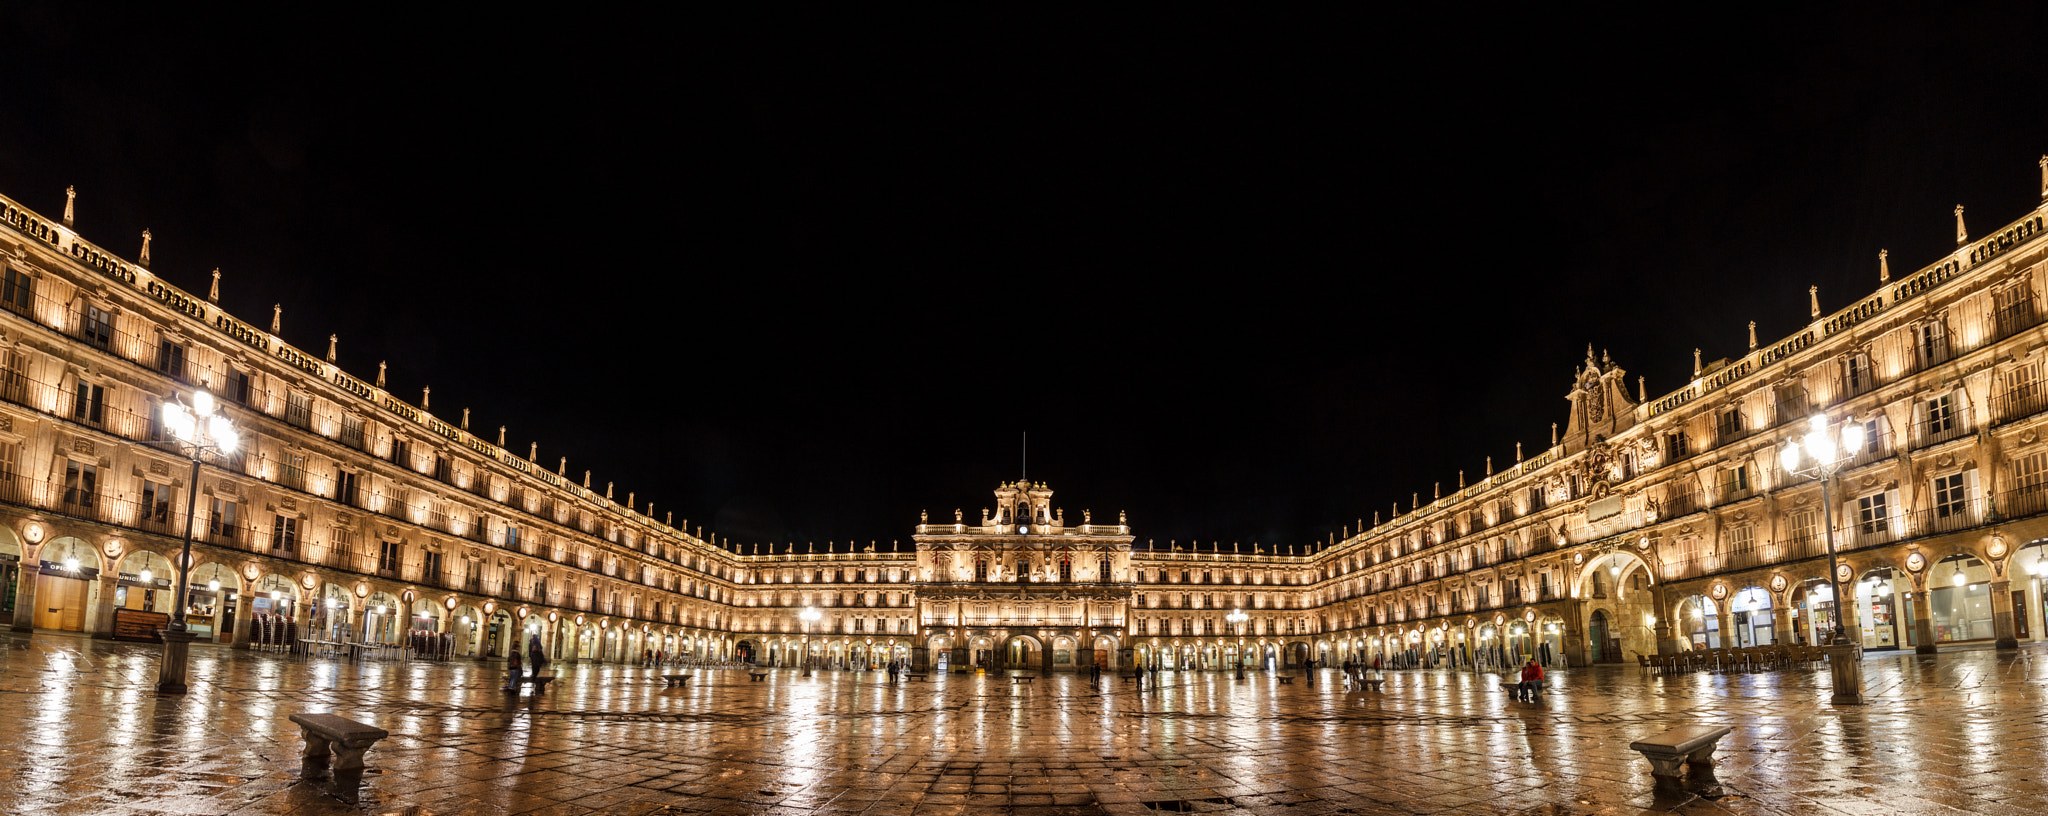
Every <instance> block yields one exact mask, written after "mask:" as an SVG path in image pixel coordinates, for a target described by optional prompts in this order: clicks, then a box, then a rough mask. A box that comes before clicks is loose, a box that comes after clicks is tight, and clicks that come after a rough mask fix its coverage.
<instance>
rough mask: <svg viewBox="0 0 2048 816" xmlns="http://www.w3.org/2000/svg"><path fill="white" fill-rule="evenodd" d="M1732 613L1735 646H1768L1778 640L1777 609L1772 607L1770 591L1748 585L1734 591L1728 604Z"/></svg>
mask: <svg viewBox="0 0 2048 816" xmlns="http://www.w3.org/2000/svg"><path fill="white" fill-rule="evenodd" d="M1728 608H1729V610H1730V611H1732V612H1733V613H1734V618H1735V632H1734V638H1735V643H1734V645H1736V646H1742V647H1749V646H1769V645H1772V644H1774V643H1777V642H1778V629H1777V610H1775V609H1773V608H1772V604H1771V593H1769V592H1765V591H1764V590H1763V588H1761V587H1749V588H1746V589H1744V590H1742V591H1741V592H1737V593H1735V598H1734V600H1732V601H1730V602H1729V604H1728Z"/></svg>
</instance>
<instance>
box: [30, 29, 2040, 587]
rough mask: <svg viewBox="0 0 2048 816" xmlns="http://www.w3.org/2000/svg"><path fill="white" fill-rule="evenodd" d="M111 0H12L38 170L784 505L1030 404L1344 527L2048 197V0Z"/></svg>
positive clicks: (976, 461)
mask: <svg viewBox="0 0 2048 816" xmlns="http://www.w3.org/2000/svg"><path fill="white" fill-rule="evenodd" d="M74 6H75V4H59V5H49V6H41V5H33V4H31V5H10V6H9V7H8V8H7V9H6V10H4V11H0V26H4V29H5V31H6V36H5V37H4V38H0V41H4V42H5V48H4V49H0V66H4V70H5V71H6V72H7V75H8V76H7V77H6V78H5V79H4V80H0V192H5V193H6V194H7V195H9V196H11V197H13V198H15V199H17V200H19V201H21V202H23V203H24V204H26V205H27V206H29V207H32V208H35V209H38V210H40V211H41V212H43V213H44V214H46V215H49V216H52V217H54V216H57V215H59V214H61V212H62V209H63V201H64V195H63V193H64V187H65V185H67V184H70V185H76V186H77V188H78V191H79V203H78V228H79V229H80V230H81V231H82V232H83V233H84V235H85V236H86V237H87V238H88V239H89V240H92V241H94V242H96V243H99V244H101V245H103V246H105V247H107V248H109V249H112V250H115V251H118V252H121V253H123V254H126V255H128V256H129V257H130V258H133V256H134V253H135V250H136V248H137V247H138V246H139V243H140V239H139V234H140V232H141V231H142V229H143V228H145V227H147V228H149V229H150V230H152V232H153V234H154V236H155V240H154V243H153V245H152V255H153V261H154V263H153V265H152V267H151V269H152V271H154V272H156V273H157V274H159V275H161V276H164V277H166V278H168V279H169V280H171V281H172V282H174V283H177V284H179V285H181V286H183V287H184V288H186V289H187V290H189V291H192V292H194V293H198V294H204V293H205V291H206V285H207V280H208V274H209V272H210V271H211V270H212V269H214V268H215V267H219V268H221V270H222V274H223V287H222V289H223V291H222V304H223V305H224V306H225V307H226V308H227V309H228V310H229V311H230V312H231V313H233V314H236V315H238V316H240V317H241V318H243V319H244V320H247V321H248V322H250V323H252V324H255V325H258V326H267V325H268V323H269V317H270V306H271V304H273V303H280V304H282V305H283V307H284V330H283V336H284V337H285V339H286V340H287V341H288V342H291V343H293V344H295V345H297V346H299V347H300V348H303V349H306V350H308V351H312V352H315V353H319V352H323V351H324V350H325V348H326V339H327V336H328V335H329V334H330V333H334V334H338V335H340V338H341V340H340V363H341V365H342V366H343V367H344V368H345V369H347V370H349V371H350V372H352V373H354V374H356V375H357V376H360V377H363V378H365V379H368V378H371V377H374V376H375V374H376V369H377V362H378V361H379V360H389V361H390V365H391V368H390V390H391V391H392V392H393V393H395V394H398V395H399V396H401V397H402V398H405V399H407V400H409V401H412V402H414V403H417V401H418V398H419V394H420V387H421V386H423V385H431V386H432V387H433V389H434V396H433V409H434V413H435V414H437V415H438V416H440V417H443V418H445V419H448V420H450V421H453V420H454V419H455V418H456V417H459V415H460V412H461V409H462V408H463V407H470V408H472V409H474V419H473V424H472V428H473V430H475V431H476V432H477V433H478V434H479V435H480V436H483V437H485V438H492V437H495V435H496V429H497V427H498V426H500V425H507V426H510V429H511V430H510V432H509V436H508V442H509V443H510V444H509V445H508V447H510V448H511V449H512V450H514V451H516V452H519V453H524V452H525V451H526V448H527V444H528V442H529V441H536V440H537V441H538V442H539V444H540V454H541V461H542V462H544V463H546V464H548V465H549V466H550V467H552V466H553V465H554V463H555V462H556V460H557V457H559V456H562V455H567V456H568V457H569V468H570V473H571V475H572V477H574V478H577V479H580V478H581V476H582V472H583V471H584V470H585V469H586V468H587V469H591V470H594V471H595V480H596V485H597V486H598V487H599V489H602V487H603V485H604V483H606V482H616V483H617V495H618V497H619V498H620V499H622V500H623V499H624V498H625V496H626V493H627V491H634V492H635V493H637V495H638V497H639V499H640V501H641V502H643V503H644V502H645V501H647V500H648V499H652V500H653V501H655V502H656V515H657V516H663V515H666V514H667V513H668V512H670V511H673V512H674V513H675V514H676V518H677V521H678V523H680V522H681V521H682V519H684V518H687V519H689V520H690V524H691V525H692V526H693V527H694V526H703V527H705V528H706V532H716V533H718V534H719V535H720V538H721V540H731V541H736V542H741V543H743V544H744V543H747V542H757V541H777V542H781V541H795V542H806V541H811V542H816V543H817V544H818V545H819V546H820V547H822V546H823V545H824V544H825V542H826V541H828V540H830V541H836V542H838V545H839V547H840V548H841V549H844V548H845V546H846V543H847V542H848V541H859V542H861V543H862V544H865V543H866V542H867V541H869V540H875V541H879V542H881V546H882V547H884V548H886V547H888V546H889V542H890V541H892V540H902V541H903V543H904V545H905V546H908V544H909V541H908V539H909V536H910V534H911V532H912V527H913V525H914V524H915V523H916V522H917V518H918V511H919V510H922V509H928V510H929V511H930V512H931V513H932V516H933V518H934V519H948V520H950V518H951V515H952V511H953V509H954V508H956V507H958V508H963V509H964V510H965V511H966V513H967V515H968V518H969V520H970V521H972V520H975V519H977V518H978V517H979V515H980V509H981V508H983V507H986V506H989V505H990V501H991V500H990V494H989V491H990V490H991V489H992V488H994V487H995V486H996V484H997V483H998V482H999V481H1001V480H1005V479H1011V480H1014V479H1016V478H1018V476H1019V473H1020V469H1021V467H1022V463H1021V462H1020V450H1019V447H1020V445H1019V437H1020V434H1022V433H1024V432H1027V431H1028V432H1029V434H1030V440H1031V441H1030V454H1029V476H1030V478H1032V479H1034V480H1044V481H1046V482H1048V483H1049V484H1050V485H1051V486H1052V487H1053V488H1054V489H1055V490H1056V491H1057V493H1056V495H1055V504H1056V505H1058V506H1061V507H1064V508H1065V509H1066V518H1067V520H1068V521H1069V522H1070V523H1079V521H1080V516H1081V511H1082V509H1083V508H1088V509H1092V510H1093V511H1094V512H1095V517H1096V518H1097V519H1098V520H1111V519H1114V518H1115V514H1116V512H1117V511H1118V510H1120V509H1121V510H1126V511H1128V512H1129V513H1130V520H1131V524H1132V528H1133V531H1134V532H1135V533H1136V534H1137V536H1138V538H1139V541H1140V542H1141V544H1142V542H1144V541H1146V540H1156V541H1157V542H1158V545H1159V546H1162V547H1163V546H1166V543H1167V542H1168V540H1177V541H1179V542H1180V543H1182V544H1183V545H1185V544H1186V543H1187V542H1188V541H1190V540H1198V541H1200V542H1202V544H1203V546H1207V544H1208V543H1209V542H1212V541H1214V542H1221V543H1222V544H1223V546H1225V547H1226V548H1227V547H1228V546H1229V544H1230V543H1231V542H1233V541H1238V542H1244V543H1245V544H1246V545H1247V547H1249V544H1250V543H1251V542H1253V541H1260V542H1263V543H1266V544H1268V545H1273V544H1280V545H1287V544H1294V545H1301V544H1305V543H1308V542H1311V541H1318V540H1322V539H1325V538H1326V537H1327V536H1328V535H1330V534H1331V533H1334V532H1337V531H1338V530H1339V528H1340V527H1344V526H1353V525H1355V524H1356V520H1357V519H1360V518H1365V519H1367V520H1370V518H1371V517H1372V514H1373V513H1374V512H1375V511H1379V512H1382V513H1385V512H1386V511H1387V510H1388V509H1389V508H1390V506H1391V505H1392V503H1394V502H1396V501H1398V502H1400V504H1401V506H1402V507H1403V508H1404V509H1405V508H1406V507H1407V506H1408V502H1409V497H1410V495H1411V494H1413V493H1417V492H1419V493H1420V494H1421V495H1422V497H1423V500H1424V501H1427V500H1428V498H1429V496H1430V493H1431V490H1432V485H1433V484H1434V483H1436V482H1442V483H1443V486H1444V490H1445V491H1446V492H1449V491H1450V490H1452V489H1454V488H1455V483H1456V480H1457V478H1458V471H1459V470H1460V469H1463V470H1465V471H1466V472H1467V474H1468V475H1469V476H1470V477H1471V478H1474V479H1476V478H1478V476H1479V473H1480V470H1481V468H1482V466H1483V461H1484V457H1486V456H1489V455H1490V456H1492V457H1494V460H1495V462H1496V463H1501V464H1505V463H1508V462H1511V461H1512V460H1513V456H1514V449H1515V443H1516V442H1517V441H1520V442H1523V443H1525V445H1526V449H1527V450H1528V451H1529V452H1530V454H1531V455H1533V454H1534V453H1535V452H1537V451H1540V450H1542V449H1543V448H1544V447H1545V446H1546V445H1547V444H1548V442H1549V435H1550V424H1551V423H1552V422H1559V421H1562V420H1563V419H1564V418H1565V408H1566V403H1565V401H1564V395H1565V392H1566V390H1567V389H1568V388H1569V386H1570V382H1571V378H1572V372H1573V369H1574V367H1575V366H1578V365H1579V364H1581V363H1582V361H1583V360H1584V358H1585V354H1586V346H1587V344H1589V343H1590V344H1593V345H1594V346H1595V347H1597V348H1599V349H1604V350H1607V351H1609V352H1610V353H1611V354H1612V357H1613V359H1614V361H1615V362H1616V363H1618V364H1620V365H1621V366H1622V367H1624V368H1626V369H1627V370H1628V371H1629V372H1630V377H1631V379H1633V377H1634V376H1635V375H1637V374H1641V375H1644V376H1647V377H1648V382H1649V390H1650V391H1651V393H1652V395H1653V398H1654V396H1655V395H1658V394H1661V393H1663V392H1666V391H1669V390H1670V389H1672V388H1675V387H1677V386H1678V385H1680V384H1681V383H1682V382H1683V381H1685V380H1686V379H1688V378H1689V377H1690V374H1691V366H1692V349H1693V348H1694V347H1695V346H1697V347H1700V348H1702V349H1703V350H1704V353H1705V356H1706V359H1707V360H1709V361H1711V360H1714V359H1717V358H1720V357H1733V356H1738V355H1740V354H1742V353H1743V352H1744V351H1745V349H1746V339H1745V327H1746V324H1747V322H1748V321H1750V320H1755V321H1757V322H1758V329H1757V331H1758V334H1759V335H1760V339H1761V340H1762V341H1763V342H1764V343H1766V344H1768V343H1770V342H1772V341H1773V340H1774V339H1776V338H1780V337H1782V336H1784V335H1786V334H1789V333H1791V332H1792V331H1794V330H1795V329H1797V328H1798V327H1800V326H1801V325H1803V324H1804V323H1805V322H1806V320H1807V316H1806V309H1807V306H1806V303H1807V295H1806V289H1807V287H1808V286H1809V285H1815V284H1818V285H1819V286H1820V291H1821V305H1822V308H1823V309H1824V310H1827V311H1832V310H1834V309H1837V308H1840V307H1841V306H1844V305H1846V304H1847V303H1849V302H1850V301H1851V300H1852V299H1854V298H1857V297H1861V296H1863V295H1866V294H1868V293H1869V292H1871V291H1873V290H1874V289H1875V288H1876V286H1877V258H1876V256H1877V252H1878V250H1879V249H1889V250H1890V252H1891V260H1892V269H1893V270H1894V273H1895V275H1903V274H1906V273H1908V272H1910V271H1912V270H1915V269H1918V268H1919V267H1921V266H1923V265H1926V264H1928V263H1931V262H1932V261H1934V260H1935V259H1936V258H1938V257H1940V256H1941V255H1942V254H1944V253H1947V252H1949V251H1951V250H1952V249H1953V247H1954V242H1953V232H1952V229H1953V227H1952V224H1953V219H1952V216H1951V214H1950V211H1951V210H1952V209H1953V208H1954V206H1955V205H1957V204H1963V205H1965V206H1967V207H1968V215H1967V218H1968V220H1969V224H1970V227H1971V232H1972V234H1973V235H1982V234H1985V233H1987V232H1989V231H1991V230H1992V229H1993V228H1995V227H1998V226H2002V225H2003V224H2005V223H2007V222H2009V221H2011V220H2014V219H2016V218H2018V217H2019V216H2020V215H2021V214H2022V213H2024V212H2027V211H2029V210H2030V209H2031V208H2032V207H2033V206H2035V204H2036V203H2037V202H2038V201H2039V195H2038V193H2039V188H2038V179H2039V172H2040V171H2039V168H2038V166H2037V161H2038V158H2039V157H2040V156H2041V154H2042V153H2044V152H2048V105H2043V104H2042V100H2043V98H2044V95H2043V93H2042V90H2041V85H2042V83H2043V77H2044V70H2043V69H2044V67H2048V61H2044V60H2043V59H2042V48H2041V47H2040V44H2039V42H2038V32H2040V31H2043V30H2048V28H2044V26H2043V23H2044V22H2048V21H2044V20H2043V19H2042V17H2043V16H2044V15H2043V14H2042V12H2041V11H2040V8H2039V6H2038V5H2027V6H2018V5H2015V7H2013V8H2005V7H1995V6H1986V7H1969V8H1965V9H1954V8H1950V9H1942V10H1936V11H1913V12H1909V13H1905V14H1903V15H1892V14H1890V13H1883V14H1870V13H1867V12H1862V11H1859V12H1858V13H1856V14H1855V15H1853V16H1852V15H1849V14H1848V13H1846V12H1844V13H1841V14H1836V13H1832V12H1825V11H1823V12H1799V13H1801V14H1807V15H1809V16H1803V17H1802V16H1787V15H1785V14H1783V13H1781V12H1776V11H1774V12H1773V13H1772V14H1770V15H1768V16H1764V17H1755V18H1744V19H1740V20H1728V21H1720V22H1717V21H1713V20H1709V19H1679V18H1680V17H1682V16H1683V15H1684V14H1690V13H1696V12H1701V11H1705V10H1706V9H1705V8H1704V7H1702V8H1700V9H1690V10H1681V9H1677V8H1659V9H1656V10H1655V11H1654V12H1653V14H1654V16H1644V17H1641V18H1628V17H1616V16H1607V17H1598V18H1583V19H1572V18H1567V17H1563V16H1560V15H1557V14H1546V15H1544V16H1532V17H1527V18H1507V17H1490V16H1487V15H1484V14H1481V13H1480V12H1478V11H1476V10H1473V11H1470V12H1465V13H1460V14H1459V15H1456V16H1450V17H1443V18H1436V19H1424V18H1420V17H1405V18H1403V17H1394V16H1386V15H1384V14H1376V15H1374V16H1371V17H1359V18H1349V19H1305V18H1290V19H1285V20H1256V19H1251V18H1249V17H1248V16H1246V15H1245V14H1244V13H1243V10H1242V9H1237V10H1236V11H1237V13H1232V14H1229V15H1226V16H1219V17H1213V18H1203V19H1187V18H1165V17H1152V18H1139V19H1131V20H1111V19H1106V18H1102V17H1097V16H1083V17H1074V18H1066V19H1057V20H1051V19H1046V20H1034V19H1030V18H1029V17H1028V16H1027V15H1024V14H1015V15H1011V16H1009V17H1003V18H990V19H985V20H978V21H977V20H945V21H940V20H935V19H932V18H929V17H923V16H919V17H908V18H900V19H879V18H872V17H852V18H839V19H832V20H821V19H813V18H810V17H807V16H803V15H797V14H791V13H784V14H782V15H780V16H776V17H769V18H764V19H757V20H752V21H746V22H745V23H739V22H736V21H731V20H724V21H719V22H718V23H716V24H712V23H707V22H702V21H683V20H676V19H635V18H631V17H627V16H623V15H618V14H614V13H600V12H599V10H597V9H595V8H591V9H587V10H585V11H584V12H583V13H569V12H570V9H558V10H557V11H558V12H560V13H559V14H558V13H556V12H551V13H550V14H549V15H548V16H535V17H532V18H530V19H490V20H484V19H479V18H476V17H462V18H449V19H444V20H433V19H427V18H421V17H413V16H406V17H402V18H398V17H393V16H390V15H379V16H377V17H376V18H375V19H355V18H349V17H339V16H336V17H331V18H321V17H315V16H305V17H286V16H276V17H268V16H266V17H262V18H254V17H252V16H250V15H247V14H242V15H237V16H235V17H227V18H218V19H209V18H202V17H193V16H191V10H189V9H184V8H174V7H163V8H145V9H139V10H138V9H133V8H118V9H117V8H107V7H102V8H99V9H97V10H95V9H93V8H87V9H82V10H81V9H78V8H75V7H74ZM349 8H350V9H351V10H354V8H355V7H349ZM1546 11H1548V10H1546ZM262 13H263V14H272V13H273V12H269V11H266V12H262ZM300 13H303V12H300ZM1354 529H1355V527H1354Z"/></svg>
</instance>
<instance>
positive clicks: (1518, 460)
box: [1515, 442, 1522, 465]
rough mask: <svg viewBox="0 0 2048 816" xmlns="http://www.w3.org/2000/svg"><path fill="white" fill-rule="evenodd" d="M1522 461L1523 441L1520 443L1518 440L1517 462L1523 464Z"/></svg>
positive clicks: (1516, 445) (1516, 447) (1516, 446)
mask: <svg viewBox="0 0 2048 816" xmlns="http://www.w3.org/2000/svg"><path fill="white" fill-rule="evenodd" d="M1521 463H1522V443H1520V442H1516V443H1515V464H1517V465H1519V464H1521Z"/></svg>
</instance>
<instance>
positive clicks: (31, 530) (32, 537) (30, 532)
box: [21, 521, 44, 544]
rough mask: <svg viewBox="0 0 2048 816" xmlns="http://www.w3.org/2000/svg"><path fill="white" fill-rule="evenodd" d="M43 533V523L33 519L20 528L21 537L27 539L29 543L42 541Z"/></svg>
mask: <svg viewBox="0 0 2048 816" xmlns="http://www.w3.org/2000/svg"><path fill="white" fill-rule="evenodd" d="M43 535H44V530H43V525H41V524H38V523H36V522H33V521H31V522H29V523H28V524H27V526H24V527H22V528H21V537H22V538H26V539H28V543H30V544H41V543H43Z"/></svg>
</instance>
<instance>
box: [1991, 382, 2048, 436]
mask: <svg viewBox="0 0 2048 816" xmlns="http://www.w3.org/2000/svg"><path fill="white" fill-rule="evenodd" d="M2043 409H2048V383H2041V382H2032V383H2027V384H2026V385H2022V386H2019V387H2017V388H2012V389H2008V390H2006V391H2005V392H2004V393H2002V394H1999V395H1998V396H1995V397H1992V398H1991V419H1992V421H1993V422H1997V423H1999V424H2001V425H2002V424H2005V423H2007V422H2011V421H2013V420H2015V419H2021V418H2024V417H2030V416H2033V415H2035V414H2038V413H2041V411H2042V410H2043Z"/></svg>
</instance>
